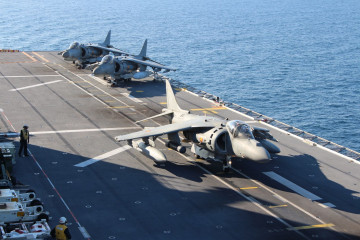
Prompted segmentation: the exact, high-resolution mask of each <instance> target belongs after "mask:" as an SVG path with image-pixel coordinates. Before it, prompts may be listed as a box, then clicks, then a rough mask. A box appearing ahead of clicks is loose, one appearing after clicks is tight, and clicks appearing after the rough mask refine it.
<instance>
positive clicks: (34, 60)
mask: <svg viewBox="0 0 360 240" xmlns="http://www.w3.org/2000/svg"><path fill="white" fill-rule="evenodd" d="M22 53H23V54H24V55H25V56H27V57H28V58H30V59H31V60H32V61H33V62H36V61H37V60H36V59H35V58H33V57H32V56H30V55H29V54H27V53H26V52H22Z"/></svg>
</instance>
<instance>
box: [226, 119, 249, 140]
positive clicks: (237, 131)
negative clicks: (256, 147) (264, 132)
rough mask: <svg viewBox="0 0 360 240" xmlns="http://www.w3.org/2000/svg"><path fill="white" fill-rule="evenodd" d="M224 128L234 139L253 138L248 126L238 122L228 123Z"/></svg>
mask: <svg viewBox="0 0 360 240" xmlns="http://www.w3.org/2000/svg"><path fill="white" fill-rule="evenodd" d="M226 128H227V129H228V131H229V133H230V134H231V135H232V136H233V137H234V138H236V137H239V138H252V139H253V138H254V136H253V134H252V132H251V128H250V126H249V125H247V124H245V123H244V122H241V121H239V120H233V121H229V122H228V123H227V124H226Z"/></svg>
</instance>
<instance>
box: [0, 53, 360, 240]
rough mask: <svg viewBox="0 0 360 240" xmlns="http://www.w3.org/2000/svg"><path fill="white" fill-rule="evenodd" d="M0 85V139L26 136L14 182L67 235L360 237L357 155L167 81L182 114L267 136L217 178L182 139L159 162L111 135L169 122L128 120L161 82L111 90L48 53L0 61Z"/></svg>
mask: <svg viewBox="0 0 360 240" xmlns="http://www.w3.org/2000/svg"><path fill="white" fill-rule="evenodd" d="M0 81H1V87H0V88H1V93H2V94H1V96H0V98H1V105H0V109H1V118H0V119H1V121H0V131H1V132H19V131H20V129H21V128H22V126H23V125H24V124H27V125H29V131H30V144H29V146H28V150H29V152H30V156H29V157H21V158H20V157H17V158H16V165H15V166H14V169H13V175H14V176H16V178H17V180H18V181H20V182H22V183H23V184H27V185H30V186H31V187H32V189H34V190H35V191H36V195H37V196H38V197H40V198H41V201H43V203H44V208H46V209H47V210H48V211H49V212H50V217H51V219H50V221H49V225H50V226H51V227H54V226H55V225H56V224H57V223H58V219H59V218H60V217H61V216H65V217H66V218H67V219H68V223H69V224H68V227H69V228H70V232H71V234H72V236H73V238H72V239H102V240H104V239H179V240H180V239H277V240H278V239H360V181H359V180H360V174H359V173H360V164H359V161H357V159H359V155H358V153H356V152H353V151H351V150H349V149H346V148H343V147H341V146H338V145H336V144H333V143H330V142H328V141H326V140H324V139H322V138H319V137H316V136H312V135H311V134H307V133H305V132H302V131H300V130H296V129H295V128H292V127H291V126H286V125H285V124H280V123H279V122H277V121H275V120H273V119H271V118H269V117H266V116H262V115H259V114H255V115H254V114H253V113H254V112H252V111H251V110H249V109H245V108H243V107H241V106H238V105H236V106H235V105H233V104H230V103H222V102H221V101H220V102H219V101H214V99H213V98H212V97H211V96H212V95H211V94H206V93H204V92H202V91H198V90H194V89H191V88H189V87H186V86H185V85H184V84H181V82H177V81H172V85H173V88H174V90H175V95H176V98H177V100H178V102H179V105H180V107H181V108H183V109H189V110H190V111H191V112H192V113H194V114H199V115H213V116H217V117H220V118H224V119H225V118H229V119H230V120H235V119H239V120H243V121H249V122H251V124H252V125H256V126H259V127H262V128H267V129H269V130H270V133H271V134H272V135H273V136H274V137H275V139H277V140H278V142H276V143H275V144H276V145H277V146H278V147H279V148H280V149H281V152H280V153H279V154H276V155H272V161H270V162H269V163H265V164H259V163H255V162H251V161H249V160H246V159H236V160H235V161H233V162H232V168H231V169H230V172H229V173H224V172H223V171H222V165H221V163H219V162H208V161H205V160H201V159H196V158H195V156H194V155H193V154H192V153H191V151H190V145H188V144H187V143H184V146H185V147H186V148H187V151H186V153H185V154H180V153H178V152H176V151H174V150H171V149H168V148H167V147H166V146H165V145H164V142H166V135H164V136H162V137H159V138H158V139H157V140H156V146H157V148H158V149H159V150H161V151H162V152H163V153H164V154H165V155H166V157H167V159H168V162H166V163H165V164H161V165H159V164H156V163H155V162H154V161H152V160H151V159H149V158H148V157H146V156H145V155H143V154H142V153H140V152H139V151H137V150H135V149H133V148H131V147H130V146H128V145H127V144H126V142H121V143H118V142H116V141H115V140H114V137H115V136H118V135H122V134H126V133H131V132H135V131H139V130H141V129H143V128H144V127H156V126H160V125H165V124H168V120H167V119H166V118H165V117H160V118H156V119H152V120H148V121H144V122H140V123H136V121H139V120H142V119H145V118H148V117H151V116H153V115H156V114H159V113H161V111H162V109H163V108H164V107H165V106H166V94H165V83H164V82H163V81H152V80H134V81H131V82H123V83H120V84H119V85H118V86H117V87H110V86H109V84H108V83H107V82H106V81H104V80H102V79H100V78H97V77H94V76H92V75H91V72H90V71H89V70H84V69H80V70H79V69H77V68H76V67H75V66H74V65H73V64H72V63H71V62H66V61H64V60H63V59H62V57H61V56H59V55H58V54H57V52H4V53H0ZM209 96H210V97H209ZM215 100H216V99H215ZM234 106H235V107H234ZM249 113H250V114H249ZM309 136H310V137H309ZM14 143H15V145H16V147H17V149H18V147H19V143H18V140H17V139H15V140H14ZM326 146H334V147H333V149H329V148H327V147H326Z"/></svg>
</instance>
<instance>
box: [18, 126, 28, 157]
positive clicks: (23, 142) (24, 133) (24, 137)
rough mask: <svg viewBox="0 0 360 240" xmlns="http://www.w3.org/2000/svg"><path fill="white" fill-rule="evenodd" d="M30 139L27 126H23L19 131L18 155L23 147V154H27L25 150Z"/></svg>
mask: <svg viewBox="0 0 360 240" xmlns="http://www.w3.org/2000/svg"><path fill="white" fill-rule="evenodd" d="M29 141H30V134H29V131H28V130H27V128H25V127H24V128H23V129H21V131H20V149H19V156H20V157H21V151H22V150H23V148H24V155H25V156H29V155H28V152H27V144H28V143H29Z"/></svg>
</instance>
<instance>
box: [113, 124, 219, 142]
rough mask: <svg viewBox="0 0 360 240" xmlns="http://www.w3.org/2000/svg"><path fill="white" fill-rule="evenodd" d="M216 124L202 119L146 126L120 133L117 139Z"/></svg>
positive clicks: (152, 135)
mask: <svg viewBox="0 0 360 240" xmlns="http://www.w3.org/2000/svg"><path fill="white" fill-rule="evenodd" d="M214 126H215V124H214V122H212V121H208V122H205V121H204V120H201V121H196V120H195V121H194V120H191V121H185V122H180V123H173V124H168V125H164V126H159V127H154V128H145V129H144V130H142V131H139V132H134V133H129V134H126V135H120V136H117V137H115V140H116V141H119V142H120V141H126V140H132V139H138V138H148V137H157V136H161V135H164V134H167V133H173V132H179V131H184V130H188V129H192V128H211V127H214Z"/></svg>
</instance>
